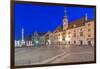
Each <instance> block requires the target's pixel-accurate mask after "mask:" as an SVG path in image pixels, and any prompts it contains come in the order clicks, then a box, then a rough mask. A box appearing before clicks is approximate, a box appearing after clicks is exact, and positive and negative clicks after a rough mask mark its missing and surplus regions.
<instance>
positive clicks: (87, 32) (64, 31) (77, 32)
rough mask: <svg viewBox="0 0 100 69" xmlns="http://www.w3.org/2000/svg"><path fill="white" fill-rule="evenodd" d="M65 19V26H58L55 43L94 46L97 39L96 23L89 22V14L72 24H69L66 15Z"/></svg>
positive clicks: (55, 32)
mask: <svg viewBox="0 0 100 69" xmlns="http://www.w3.org/2000/svg"><path fill="white" fill-rule="evenodd" d="M64 13H65V15H64V18H63V23H62V24H63V25H61V26H58V27H57V28H56V30H55V31H54V32H53V33H54V42H55V43H56V44H60V43H62V44H68V45H91V46H94V42H95V41H94V39H95V29H94V26H95V21H94V19H92V20H88V16H87V14H86V15H85V16H83V17H82V18H80V19H77V20H75V21H73V22H71V23H69V22H68V18H67V15H66V10H65V11H64Z"/></svg>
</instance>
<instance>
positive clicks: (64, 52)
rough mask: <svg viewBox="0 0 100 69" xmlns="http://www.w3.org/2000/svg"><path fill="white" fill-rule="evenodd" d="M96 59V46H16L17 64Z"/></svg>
mask: <svg viewBox="0 0 100 69" xmlns="http://www.w3.org/2000/svg"><path fill="white" fill-rule="evenodd" d="M93 60H94V47H91V46H74V45H72V46H66V47H62V48H58V47H57V48H53V47H51V48H50V47H49V48H45V47H44V48H34V47H23V48H15V65H16V66H18V65H34V64H52V63H70V62H84V61H93Z"/></svg>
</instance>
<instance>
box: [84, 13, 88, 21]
mask: <svg viewBox="0 0 100 69" xmlns="http://www.w3.org/2000/svg"><path fill="white" fill-rule="evenodd" d="M87 20H88V15H87V13H86V14H85V21H87Z"/></svg>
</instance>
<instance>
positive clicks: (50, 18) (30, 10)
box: [14, 3, 95, 40]
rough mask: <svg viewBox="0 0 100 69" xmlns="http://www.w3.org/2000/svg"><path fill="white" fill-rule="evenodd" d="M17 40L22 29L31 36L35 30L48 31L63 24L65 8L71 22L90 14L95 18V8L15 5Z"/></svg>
mask: <svg viewBox="0 0 100 69" xmlns="http://www.w3.org/2000/svg"><path fill="white" fill-rule="evenodd" d="M14 7H15V8H14V26H15V27H14V30H15V40H19V39H21V29H22V28H24V35H25V37H26V36H31V35H32V34H33V33H34V32H35V31H37V32H47V31H48V30H49V31H54V29H55V28H56V27H57V26H59V25H62V19H63V17H64V9H65V8H66V11H67V13H66V14H67V17H68V21H69V23H70V22H71V21H74V20H76V19H79V18H82V17H83V16H85V14H86V13H87V14H88V19H93V18H94V15H95V14H94V8H86V7H79V6H76V7H75V6H69V7H64V6H54V5H53V6H49V5H36V4H35V5H34V4H18V3H17V4H16V3H15V6H14Z"/></svg>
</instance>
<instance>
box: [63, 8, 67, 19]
mask: <svg viewBox="0 0 100 69" xmlns="http://www.w3.org/2000/svg"><path fill="white" fill-rule="evenodd" d="M64 9H65V10H64V17H67V15H66V13H67V11H66V8H64Z"/></svg>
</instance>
